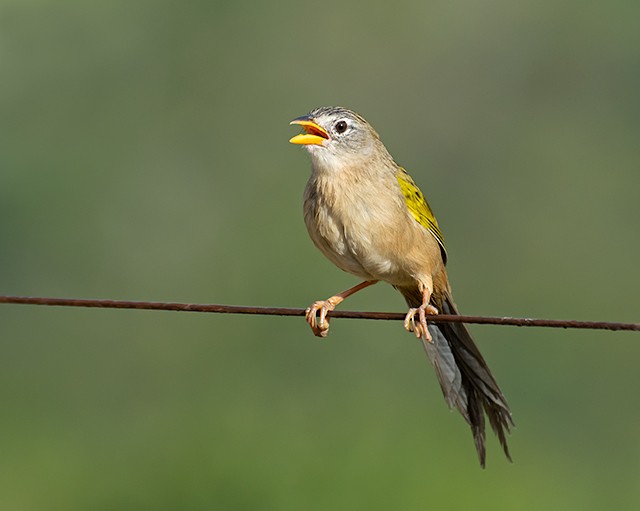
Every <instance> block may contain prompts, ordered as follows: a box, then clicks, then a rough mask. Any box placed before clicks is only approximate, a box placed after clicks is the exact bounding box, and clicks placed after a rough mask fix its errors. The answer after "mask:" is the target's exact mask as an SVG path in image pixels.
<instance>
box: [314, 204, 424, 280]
mask: <svg viewBox="0 0 640 511" xmlns="http://www.w3.org/2000/svg"><path fill="white" fill-rule="evenodd" d="M314 209H315V211H314V214H312V215H305V223H306V225H307V230H308V231H309V235H310V237H311V239H312V240H313V242H314V243H315V245H316V246H317V247H318V248H319V249H320V251H321V252H322V253H323V254H324V255H325V256H326V257H327V259H329V260H330V261H331V262H332V263H333V264H335V265H336V266H337V267H338V268H340V269H342V270H344V271H346V272H348V273H351V274H353V275H356V276H357V277H360V278H362V279H364V280H383V281H385V282H388V283H390V284H393V285H398V286H403V285H410V284H412V283H413V282H414V279H413V278H412V276H411V274H410V273H409V272H408V271H407V269H406V267H405V264H404V263H405V261H404V258H403V257H402V253H401V252H400V253H399V252H397V251H394V250H390V243H389V237H388V236H387V235H386V233H384V232H381V229H380V228H381V225H380V222H379V221H376V220H375V219H370V218H367V217H366V216H364V217H362V218H353V217H350V218H349V219H348V221H345V219H343V218H342V217H341V216H340V215H339V214H336V212H334V211H332V209H331V208H327V207H323V206H319V207H317V208H314ZM347 225H348V227H347Z"/></svg>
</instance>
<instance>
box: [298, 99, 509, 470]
mask: <svg viewBox="0 0 640 511" xmlns="http://www.w3.org/2000/svg"><path fill="white" fill-rule="evenodd" d="M290 124H292V125H296V126H299V127H301V129H302V131H301V132H300V133H299V134H297V135H295V136H294V137H292V138H291V139H290V140H289V142H291V143H292V144H296V145H301V146H303V147H304V148H305V149H306V150H307V151H308V153H309V155H310V158H311V175H310V177H309V180H308V181H307V184H306V186H305V189H304V197H303V214H304V222H305V225H306V227H307V230H308V233H309V236H310V237H311V240H312V241H313V243H314V244H315V246H316V247H317V248H318V249H319V250H320V252H322V253H323V254H324V255H325V256H326V257H327V259H329V261H331V262H332V263H333V264H334V265H335V266H337V267H338V268H340V269H341V270H343V271H345V272H347V273H350V274H352V275H355V276H356V277H358V278H359V279H361V280H362V282H361V283H359V284H357V285H356V286H353V287H351V288H349V289H347V290H346V291H343V292H341V293H337V294H335V295H333V296H331V297H330V298H328V299H326V300H319V301H316V302H314V303H313V304H311V306H310V307H309V308H307V309H306V314H305V316H306V321H307V323H308V324H309V326H310V327H311V329H312V331H313V333H314V334H315V335H316V336H319V337H325V336H326V335H327V333H328V331H329V317H328V313H329V312H330V311H332V310H333V309H335V307H336V306H337V305H338V304H340V303H341V302H342V301H343V300H344V299H346V298H348V297H349V296H351V295H353V294H354V293H356V292H358V291H360V290H362V289H365V288H367V287H369V286H371V285H373V284H375V283H377V282H380V281H382V282H386V283H388V284H390V285H391V286H393V287H394V288H395V289H396V290H398V291H399V292H400V293H401V294H402V296H403V297H404V299H405V301H406V303H407V305H408V307H409V309H408V312H407V314H406V317H405V320H404V327H405V329H407V330H409V331H412V332H414V334H415V336H416V337H417V338H419V339H420V340H421V343H422V346H423V348H424V351H425V352H426V354H427V357H428V358H429V360H430V361H431V363H432V365H433V366H434V368H435V373H436V376H437V379H438V382H439V384H440V387H441V390H442V393H443V395H444V398H445V401H446V403H447V404H448V406H449V408H456V409H457V410H458V411H459V412H460V414H461V415H462V417H463V418H464V420H465V421H466V422H467V423H468V424H469V426H470V428H471V432H472V435H473V439H474V443H475V447H476V451H477V454H478V458H479V461H480V465H481V466H482V467H483V468H484V467H485V463H486V447H485V442H486V434H485V415H486V417H487V418H488V419H489V424H490V425H491V428H492V429H493V431H494V432H495V434H496V436H497V437H498V440H499V442H500V444H501V446H502V448H503V450H504V453H505V455H506V457H507V458H508V459H509V461H511V455H510V453H509V447H508V444H507V434H508V433H509V432H510V431H511V427H512V426H513V425H514V422H513V418H512V414H511V411H510V408H509V405H508V403H507V400H506V399H505V397H504V395H503V393H502V391H501V390H500V387H499V386H498V384H497V383H496V380H495V378H494V377H493V375H492V374H491V371H490V369H489V367H488V365H487V363H486V362H485V359H484V358H483V356H482V354H481V353H480V350H479V349H478V347H477V346H476V344H475V342H474V340H473V338H472V337H471V335H470V333H469V331H468V330H467V328H466V327H465V326H464V324H463V323H447V322H441V323H433V322H429V323H427V315H428V314H429V315H432V314H438V313H443V314H459V313H458V309H457V307H456V305H455V302H454V301H453V297H452V294H451V286H450V284H449V279H448V277H447V271H446V263H447V250H446V248H445V244H444V237H443V235H442V232H441V230H440V227H439V225H438V222H437V220H436V217H435V215H434V214H433V211H432V209H431V207H430V206H429V204H428V203H427V201H426V199H425V197H424V195H423V193H422V192H421V191H420V189H419V188H418V186H417V185H416V183H415V182H414V180H413V179H412V178H411V176H410V175H409V174H408V173H407V171H406V170H405V169H404V168H403V167H401V166H400V165H398V164H397V163H396V162H395V161H394V159H393V157H392V156H391V154H390V153H389V151H388V150H387V148H386V147H385V146H384V144H383V143H382V140H381V139H380V136H379V135H378V133H377V132H376V130H375V129H374V128H373V127H372V126H371V124H369V123H368V122H367V121H366V120H365V119H364V118H363V117H362V116H361V115H359V114H357V113H356V112H354V111H352V110H349V109H347V108H343V107H339V106H325V107H319V108H315V109H313V110H311V111H310V112H309V113H308V114H306V115H303V116H301V117H297V118H295V119H293V120H292V121H291V122H290Z"/></svg>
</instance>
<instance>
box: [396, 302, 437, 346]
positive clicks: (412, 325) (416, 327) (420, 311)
mask: <svg viewBox="0 0 640 511" xmlns="http://www.w3.org/2000/svg"><path fill="white" fill-rule="evenodd" d="M416 314H417V315H418V322H417V323H416V320H415V316H416ZM427 314H438V309H436V308H435V307H434V306H433V305H431V304H430V303H424V304H422V305H421V306H420V307H416V308H413V307H412V308H410V309H409V312H407V315H406V316H405V318H404V328H405V329H406V330H408V331H409V332H413V333H414V334H415V335H416V337H417V338H418V339H419V338H420V337H422V338H423V339H424V340H425V341H427V342H433V339H432V338H431V334H430V333H429V329H428V328H427V317H426V315H427Z"/></svg>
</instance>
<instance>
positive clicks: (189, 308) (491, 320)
mask: <svg viewBox="0 0 640 511" xmlns="http://www.w3.org/2000/svg"><path fill="white" fill-rule="evenodd" d="M0 303H6V304H22V305H51V306H60V307H91V308H101V309H141V310H159V311H178V312H210V313H218V314H259V315H266V316H304V314H305V309H297V308H286V307H255V306H245V305H217V304H198V303H178V302H138V301H125V300H86V299H78V298H42V297H32V296H0ZM327 316H328V317H331V318H350V319H378V320H396V321H397V320H403V319H404V317H405V314H403V313H398V312H358V311H331V312H330V313H329V314H328V315H327ZM427 319H428V320H429V321H431V322H433V323H447V322H449V323H476V324H481V325H509V326H537V327H548V328H579V329H589V330H627V331H629V330H631V331H640V323H614V322H607V321H576V320H560V319H532V318H510V317H492V316H457V315H456V316H454V315H446V314H440V315H427Z"/></svg>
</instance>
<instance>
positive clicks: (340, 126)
mask: <svg viewBox="0 0 640 511" xmlns="http://www.w3.org/2000/svg"><path fill="white" fill-rule="evenodd" d="M334 128H335V130H336V133H344V132H345V131H347V122H346V121H338V122H337V123H336V125H335V126H334Z"/></svg>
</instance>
